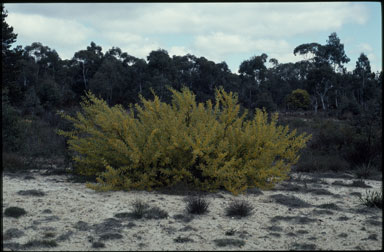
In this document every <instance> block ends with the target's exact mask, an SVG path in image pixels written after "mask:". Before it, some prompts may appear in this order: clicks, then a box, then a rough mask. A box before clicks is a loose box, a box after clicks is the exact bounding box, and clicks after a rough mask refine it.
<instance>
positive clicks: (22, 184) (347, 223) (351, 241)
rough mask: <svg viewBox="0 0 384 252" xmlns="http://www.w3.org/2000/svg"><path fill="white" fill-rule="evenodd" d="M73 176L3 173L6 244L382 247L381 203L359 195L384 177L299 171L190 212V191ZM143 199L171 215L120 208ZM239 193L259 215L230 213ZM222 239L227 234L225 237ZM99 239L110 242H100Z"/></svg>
mask: <svg viewBox="0 0 384 252" xmlns="http://www.w3.org/2000/svg"><path fill="white" fill-rule="evenodd" d="M67 178H68V176H66V175H50V176H43V175H41V173H39V172H37V171H36V172H32V173H31V174H29V175H28V176H27V177H26V175H25V174H24V175H17V176H15V175H11V174H3V205H2V207H3V236H4V249H5V250H8V251H9V250H38V251H41V250H45V251H47V250H50V251H61V250H70V251H85V250H88V251H89V250H108V251H111V250H114V251H123V250H299V249H303V250H379V249H382V232H383V229H382V210H381V209H378V208H368V207H366V206H364V205H362V204H361V202H360V201H359V198H358V195H359V194H362V195H365V193H366V192H367V190H371V191H372V190H376V191H378V190H381V186H382V182H381V181H375V180H364V182H365V184H366V185H368V186H369V188H365V187H357V186H351V183H352V182H353V179H352V178H347V177H343V178H336V177H333V178H332V177H321V176H320V175H319V174H317V175H316V176H315V177H313V176H312V177H311V176H308V175H305V174H304V175H303V174H292V179H291V180H289V181H286V182H283V183H281V184H279V185H278V186H277V187H276V188H275V189H273V190H268V191H259V190H249V191H248V193H247V194H243V195H239V196H236V197H235V196H233V195H231V194H229V193H227V192H224V191H219V192H217V193H209V194H207V195H206V196H205V198H206V200H207V201H208V202H209V208H208V210H209V212H208V213H206V214H204V215H189V214H188V213H187V212H186V202H185V198H186V194H185V193H184V194H183V193H181V192H180V193H177V192H173V193H169V192H168V193H166V192H162V193H161V192H156V191H155V192H146V191H131V192H123V191H118V192H103V193H100V192H95V191H93V190H91V189H88V188H86V187H85V185H84V184H81V183H73V182H69V181H68V180H67ZM25 190H40V191H42V192H44V193H45V196H30V195H21V194H19V193H18V192H19V191H25ZM136 199H141V200H143V201H144V202H146V203H148V204H149V205H150V206H152V207H154V206H157V207H159V208H160V209H163V210H165V211H166V212H168V217H167V218H164V219H132V218H128V217H127V218H121V217H117V216H119V215H117V216H116V214H119V213H127V212H131V211H132V210H133V206H132V203H133V202H134V200H136ZM235 199H244V200H246V201H248V202H249V203H250V204H251V205H252V206H253V207H254V209H253V213H252V215H250V216H248V217H244V218H233V217H228V216H226V214H225V209H226V207H228V206H229V204H230V203H231V202H232V201H233V200H235ZM300 200H301V201H300ZM8 207H21V208H24V209H25V210H26V212H27V214H26V215H23V216H21V217H19V218H12V217H6V216H4V211H5V209H6V208H8ZM220 239H227V240H226V241H227V242H226V243H225V242H224V244H223V245H221V244H220V243H218V241H219V240H220ZM228 239H232V240H228ZM32 240H55V241H56V242H57V244H58V246H56V247H41V246H31V247H28V248H26V247H25V246H23V245H25V244H26V243H28V242H29V241H32ZM224 241H225V240H224ZM231 241H232V242H231ZM241 241H243V242H244V244H241V243H239V242H241ZM97 242H99V243H97ZM100 243H103V244H104V246H105V247H101V248H94V247H93V246H95V245H97V244H100ZM238 243H239V244H238Z"/></svg>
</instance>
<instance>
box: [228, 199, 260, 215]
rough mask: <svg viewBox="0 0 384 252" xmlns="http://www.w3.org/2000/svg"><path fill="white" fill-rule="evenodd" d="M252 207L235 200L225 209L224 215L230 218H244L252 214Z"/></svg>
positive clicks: (245, 202)
mask: <svg viewBox="0 0 384 252" xmlns="http://www.w3.org/2000/svg"><path fill="white" fill-rule="evenodd" d="M252 210H253V207H252V206H251V205H250V204H249V203H248V202H247V201H245V200H241V201H240V200H235V201H233V202H232V203H231V204H230V205H229V207H228V208H227V209H226V215H227V216H230V217H240V218H241V217H246V216H248V215H250V214H251V213H252Z"/></svg>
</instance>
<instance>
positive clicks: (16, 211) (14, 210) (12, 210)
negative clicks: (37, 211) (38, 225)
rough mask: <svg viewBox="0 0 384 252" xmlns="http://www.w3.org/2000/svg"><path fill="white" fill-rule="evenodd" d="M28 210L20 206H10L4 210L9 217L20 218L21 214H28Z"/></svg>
mask: <svg viewBox="0 0 384 252" xmlns="http://www.w3.org/2000/svg"><path fill="white" fill-rule="evenodd" d="M26 213H27V212H26V211H25V210H24V209H23V208H20V207H8V208H7V209H5V211H4V215H5V216H8V217H13V218H19V217H20V216H22V215H24V214H26Z"/></svg>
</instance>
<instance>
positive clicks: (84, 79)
mask: <svg viewBox="0 0 384 252" xmlns="http://www.w3.org/2000/svg"><path fill="white" fill-rule="evenodd" d="M82 66H83V82H84V89H85V90H87V79H86V78H85V66H84V62H83V63H82Z"/></svg>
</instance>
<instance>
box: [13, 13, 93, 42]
mask: <svg viewBox="0 0 384 252" xmlns="http://www.w3.org/2000/svg"><path fill="white" fill-rule="evenodd" d="M7 22H9V24H11V25H12V26H13V27H14V30H15V31H16V33H17V34H19V38H20V37H21V36H22V37H23V38H24V39H25V40H28V41H31V42H36V41H38V42H43V43H47V44H50V45H60V46H74V45H77V44H79V43H82V42H84V41H86V40H87V39H88V37H89V36H91V35H92V34H93V31H92V29H89V28H87V27H86V26H84V25H83V24H81V23H79V22H76V21H74V20H65V19H57V18H50V17H44V16H40V15H33V14H31V15H29V14H19V13H9V14H8V17H7Z"/></svg>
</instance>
